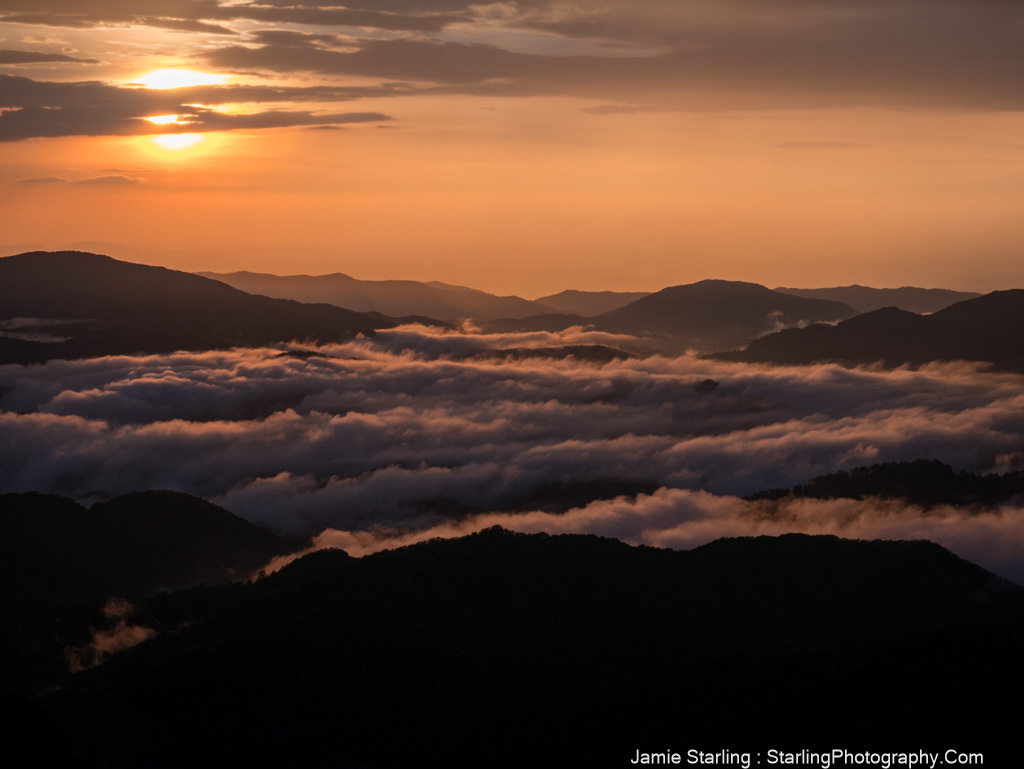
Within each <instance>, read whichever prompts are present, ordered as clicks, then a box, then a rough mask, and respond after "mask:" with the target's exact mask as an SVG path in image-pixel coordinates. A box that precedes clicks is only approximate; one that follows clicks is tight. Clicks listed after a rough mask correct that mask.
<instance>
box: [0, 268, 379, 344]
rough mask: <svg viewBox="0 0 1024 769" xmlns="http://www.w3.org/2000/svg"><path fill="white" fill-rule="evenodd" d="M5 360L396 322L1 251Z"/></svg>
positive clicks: (214, 284) (149, 272) (298, 335)
mask: <svg viewBox="0 0 1024 769" xmlns="http://www.w3.org/2000/svg"><path fill="white" fill-rule="evenodd" d="M0 324H2V327H0V332H2V333H0V363H31V362H37V361H42V360H49V359H52V358H78V357H89V356H93V355H110V354H120V353H133V352H169V351H173V350H177V349H188V350H206V349H217V348H222V347H230V346H233V345H261V344H269V343H272V342H287V341H290V340H292V339H300V340H305V339H313V340H317V341H322V342H330V341H338V340H340V339H346V338H349V337H351V336H353V335H355V334H356V333H359V332H372V331H373V330H374V329H376V328H387V327H389V326H391V325H393V324H391V323H389V322H387V321H386V320H382V319H380V318H371V317H368V316H365V315H362V314H360V313H357V312H351V311H349V310H344V309H342V308H340V307H334V306H332V305H326V304H320V305H316V304H301V303H299V302H293V301H287V300H283V299H270V298H268V297H265V296H253V295H252V294H247V293H245V292H244V291H239V290H237V289H234V288H231V287H230V286H227V285H225V284H223V283H220V282H218V281H215V280H209V279H207V278H202V277H199V276H198V275H192V274H189V273H186V272H179V271H177V270H168V269H166V268H164V267H151V266H148V265H143V264H132V263H130V262H121V261H118V260H116V259H111V258H110V257H108V256H102V255H99V254H89V253H83V252H79V251H58V252H46V251H37V252H32V253H26V254H18V255H16V256H8V257H4V258H0Z"/></svg>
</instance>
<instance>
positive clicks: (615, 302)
mask: <svg viewBox="0 0 1024 769" xmlns="http://www.w3.org/2000/svg"><path fill="white" fill-rule="evenodd" d="M648 294H650V291H575V290H569V291H561V292H559V293H557V294H552V295H551V296H542V297H541V298H540V299H537V300H536V301H538V302H540V303H541V304H543V305H546V306H548V307H551V308H554V309H556V310H558V311H559V312H563V313H566V314H568V315H583V316H584V317H588V316H591V315H601V314H602V313H605V312H610V311H612V310H617V309H618V308H620V307H623V306H624V305H627V304H629V303H630V302H635V301H636V300H637V299H642V298H643V297H645V296H647V295H648Z"/></svg>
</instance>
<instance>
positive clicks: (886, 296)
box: [775, 284, 981, 314]
mask: <svg viewBox="0 0 1024 769" xmlns="http://www.w3.org/2000/svg"><path fill="white" fill-rule="evenodd" d="M775 290H776V291H781V292H782V293H783V294H792V295H793V296H803V297H806V298H808V299H831V300H832V301H835V302H843V303H844V304H848V305H850V307H852V308H854V309H855V310H856V311H857V312H871V311H872V310H880V309H882V308H883V307H899V308H900V309H901V310H908V311H910V312H916V313H919V314H924V313H930V312H938V311H939V310H941V309H943V308H945V307H949V305H951V304H955V303H956V302H962V301H964V300H965V299H974V298H975V297H978V296H981V294H977V293H974V292H972V291H950V290H948V289H945V288H914V287H913V286H904V287H903V288H870V287H868V286H858V285H856V284H855V285H852V286H840V287H837V288H776V289H775Z"/></svg>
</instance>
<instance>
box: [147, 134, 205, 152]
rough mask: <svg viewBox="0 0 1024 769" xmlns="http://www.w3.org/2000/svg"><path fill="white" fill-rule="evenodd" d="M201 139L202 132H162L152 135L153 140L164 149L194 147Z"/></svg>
mask: <svg viewBox="0 0 1024 769" xmlns="http://www.w3.org/2000/svg"><path fill="white" fill-rule="evenodd" d="M202 140H203V135H202V134H163V135H162V136H154V137H153V142H154V143H155V144H158V145H160V146H161V147H163V148H164V149H165V150H184V149H188V148H189V147H194V146H195V145H197V144H199V142H201V141H202Z"/></svg>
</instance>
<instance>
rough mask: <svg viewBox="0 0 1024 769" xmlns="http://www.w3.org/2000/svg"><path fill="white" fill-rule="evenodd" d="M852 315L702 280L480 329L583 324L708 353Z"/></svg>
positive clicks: (752, 286)
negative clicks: (613, 303) (601, 308)
mask: <svg viewBox="0 0 1024 769" xmlns="http://www.w3.org/2000/svg"><path fill="white" fill-rule="evenodd" d="M851 315H856V311H855V310H853V308H851V307H847V306H846V305H845V304H842V303H840V302H831V301H827V300H824V299H804V298H802V297H798V296H790V295H789V294H782V293H779V292H776V291H772V290H771V289H769V288H765V287H764V286H760V285H758V284H756V283H742V282H738V281H731V280H702V281H699V282H698V283H690V284H688V285H685V286H671V287H670V288H664V289H662V290H661V291H658V292H656V293H654V294H649V295H647V296H644V297H642V298H640V299H637V300H636V301H634V302H630V303H629V304H627V305H625V306H623V307H620V308H619V309H617V310H612V311H611V312H606V313H604V314H603V315H598V316H596V317H592V318H584V317H580V316H578V315H551V314H547V315H536V316H531V317H528V318H522V319H513V318H501V319H499V320H495V321H491V322H489V323H486V324H484V328H485V329H486V330H488V331H495V332H514V331H562V330H564V329H567V328H569V327H571V326H584V327H591V328H593V329H595V330H597V331H605V332H608V333H612V334H631V335H635V336H640V337H644V338H645V339H646V340H647V341H649V342H650V344H652V345H655V346H656V347H658V348H660V349H661V350H663V351H667V352H673V353H675V352H681V351H683V350H685V349H689V348H692V349H696V350H698V351H701V352H710V351H714V350H725V349H729V348H732V347H738V346H740V345H743V344H746V343H747V342H749V341H750V340H751V339H753V338H754V337H757V336H759V335H761V334H766V333H768V332H770V331H772V330H773V329H777V328H782V327H783V326H787V325H791V324H796V323H810V322H815V321H834V320H840V319H842V318H849V317H850V316H851Z"/></svg>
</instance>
